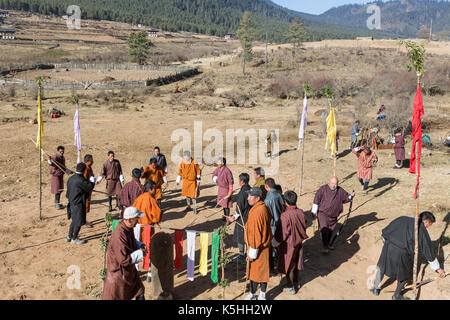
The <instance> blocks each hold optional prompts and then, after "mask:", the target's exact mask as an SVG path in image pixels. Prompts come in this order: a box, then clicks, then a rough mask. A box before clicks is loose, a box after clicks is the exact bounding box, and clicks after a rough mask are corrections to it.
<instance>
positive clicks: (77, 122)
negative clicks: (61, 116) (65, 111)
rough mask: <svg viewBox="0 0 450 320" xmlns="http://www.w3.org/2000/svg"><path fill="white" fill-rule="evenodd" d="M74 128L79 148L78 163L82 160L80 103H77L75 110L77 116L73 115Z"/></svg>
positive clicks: (75, 141)
mask: <svg viewBox="0 0 450 320" xmlns="http://www.w3.org/2000/svg"><path fill="white" fill-rule="evenodd" d="M73 129H74V132H75V140H74V145H75V146H77V150H78V156H77V163H79V162H80V151H81V134H80V120H79V118H78V105H77V110H76V111H75V116H74V117H73Z"/></svg>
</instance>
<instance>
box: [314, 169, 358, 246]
mask: <svg viewBox="0 0 450 320" xmlns="http://www.w3.org/2000/svg"><path fill="white" fill-rule="evenodd" d="M354 196H355V192H352V193H351V194H350V193H348V192H347V191H345V190H344V189H342V188H341V187H339V180H338V178H336V177H331V178H330V181H329V182H328V184H326V185H323V186H321V187H320V188H319V190H317V192H316V196H315V197H314V202H313V207H312V209H311V212H312V213H313V214H314V215H315V216H316V217H317V218H318V220H319V230H320V233H321V235H322V243H323V248H322V249H321V250H320V251H321V252H322V253H328V252H329V251H330V250H333V249H334V247H332V246H330V239H331V234H332V233H333V231H334V229H335V228H336V223H337V219H338V217H339V215H340V214H341V213H342V211H343V208H344V206H343V204H344V203H347V202H350V201H351V200H352V199H353V197H354Z"/></svg>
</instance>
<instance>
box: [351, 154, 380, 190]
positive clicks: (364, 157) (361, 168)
mask: <svg viewBox="0 0 450 320" xmlns="http://www.w3.org/2000/svg"><path fill="white" fill-rule="evenodd" d="M352 152H353V154H355V155H356V157H357V158H358V173H357V175H356V176H357V178H358V181H359V183H360V184H361V185H362V190H363V191H362V194H364V195H366V194H367V189H368V187H369V183H370V179H372V171H373V166H374V165H375V164H376V163H377V161H378V157H377V154H376V153H375V151H372V150H370V147H368V146H365V147H363V148H360V147H356V148H355V149H353V150H352Z"/></svg>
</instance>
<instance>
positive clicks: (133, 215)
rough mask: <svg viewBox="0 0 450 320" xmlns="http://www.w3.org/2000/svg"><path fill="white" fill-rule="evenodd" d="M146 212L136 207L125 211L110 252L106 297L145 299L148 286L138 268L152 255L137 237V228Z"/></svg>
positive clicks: (104, 292)
mask: <svg viewBox="0 0 450 320" xmlns="http://www.w3.org/2000/svg"><path fill="white" fill-rule="evenodd" d="M143 216H144V214H143V213H142V212H139V211H138V210H137V209H136V208H134V207H128V208H126V209H125V211H124V215H123V220H122V221H120V222H119V224H118V225H117V227H116V228H115V229H114V231H113V233H112V235H111V237H110V239H109V244H108V250H107V251H106V277H105V282H104V285H103V293H102V300H131V299H133V298H134V297H136V300H145V297H144V293H145V287H144V284H143V283H142V280H141V278H140V276H139V273H138V271H137V269H136V267H135V264H136V263H139V262H141V261H143V259H144V257H145V256H146V255H147V254H148V252H147V249H146V247H145V244H143V243H142V242H140V241H138V240H136V238H135V236H134V231H133V229H134V227H135V226H136V224H137V223H138V219H139V218H141V217H143Z"/></svg>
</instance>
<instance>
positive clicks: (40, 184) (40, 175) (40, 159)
mask: <svg viewBox="0 0 450 320" xmlns="http://www.w3.org/2000/svg"><path fill="white" fill-rule="evenodd" d="M38 96H39V97H40V96H41V83H40V82H39V87H38ZM39 108H41V107H39ZM41 113H42V110H40V113H39V114H38V117H41ZM42 120H43V119H41V118H40V120H39V125H42V124H41V121H42ZM38 130H39V132H41V131H40V130H41V128H39V129H38ZM39 220H42V134H39Z"/></svg>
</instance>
